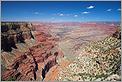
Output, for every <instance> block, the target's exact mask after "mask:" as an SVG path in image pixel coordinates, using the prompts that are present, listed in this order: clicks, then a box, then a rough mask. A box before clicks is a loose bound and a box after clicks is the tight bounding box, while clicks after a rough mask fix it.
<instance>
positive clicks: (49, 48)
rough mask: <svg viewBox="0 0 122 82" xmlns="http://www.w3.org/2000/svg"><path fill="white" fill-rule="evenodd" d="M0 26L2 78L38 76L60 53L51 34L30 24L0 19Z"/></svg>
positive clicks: (52, 64)
mask: <svg viewBox="0 0 122 82" xmlns="http://www.w3.org/2000/svg"><path fill="white" fill-rule="evenodd" d="M42 28H43V27H42ZM1 29H2V30H1V31H2V36H1V47H2V48H1V49H2V52H1V59H2V60H1V62H2V80H6V81H7V80H21V81H30V80H42V79H44V77H45V75H46V73H47V72H48V71H49V70H50V68H52V67H53V66H55V65H56V64H57V62H56V58H57V57H58V56H59V55H60V54H61V55H62V53H61V52H58V49H57V47H55V46H56V44H55V38H53V37H52V36H51V35H50V34H46V33H44V32H41V31H36V29H35V27H34V26H33V25H32V24H29V23H2V28H1ZM42 73H43V74H42ZM42 77H43V78H42Z"/></svg>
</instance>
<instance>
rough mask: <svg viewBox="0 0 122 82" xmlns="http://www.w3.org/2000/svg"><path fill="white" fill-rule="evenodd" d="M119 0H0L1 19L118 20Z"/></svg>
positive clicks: (54, 20)
mask: <svg viewBox="0 0 122 82" xmlns="http://www.w3.org/2000/svg"><path fill="white" fill-rule="evenodd" d="M120 8H121V3H120V1H2V2H1V19H2V21H42V22H87V21H120V18H121V9H120Z"/></svg>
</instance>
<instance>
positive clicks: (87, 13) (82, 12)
mask: <svg viewBox="0 0 122 82" xmlns="http://www.w3.org/2000/svg"><path fill="white" fill-rule="evenodd" d="M88 13H90V12H87V11H85V12H82V14H88Z"/></svg>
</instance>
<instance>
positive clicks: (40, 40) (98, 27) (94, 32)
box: [1, 22, 121, 81]
mask: <svg viewBox="0 0 122 82" xmlns="http://www.w3.org/2000/svg"><path fill="white" fill-rule="evenodd" d="M117 27H118V26H117V25H113V24H103V23H101V24H99V23H40V22H32V23H28V22H2V24H1V32H2V33H1V74H2V75H1V78H2V80H3V81H50V80H51V81H54V80H60V81H65V80H66V81H68V80H71V81H79V80H81V78H80V79H79V78H78V77H76V76H72V75H73V74H71V73H72V71H71V70H75V69H76V70H77V69H81V70H80V71H81V73H80V74H81V75H79V76H80V77H81V76H82V74H84V72H85V71H86V72H89V70H90V74H93V73H91V70H93V68H94V67H95V66H91V67H93V68H92V69H90V67H88V66H85V65H86V64H87V62H88V61H89V58H91V57H93V56H95V57H98V58H102V57H103V55H104V54H102V53H101V51H94V50H93V51H92V49H94V47H92V46H94V45H95V44H97V43H98V45H100V47H101V46H102V47H103V48H106V46H103V45H102V44H104V43H102V41H104V42H106V41H108V39H107V40H106V38H110V41H108V44H110V43H111V44H112V43H114V45H111V46H110V52H112V53H113V55H112V56H111V55H110V57H113V58H115V57H117V59H116V61H115V62H120V54H118V53H120V52H121V50H119V48H120V46H121V44H120V39H121V38H120V37H121V36H120V34H121V33H120V30H119V31H118V30H117V29H118V28H117ZM108 44H107V43H105V45H107V46H108ZM95 46H96V45H95ZM116 46H117V47H116ZM89 47H92V48H91V49H89ZM116 48H117V49H116ZM95 49H96V48H95ZM97 49H99V46H98V48H97ZM111 49H112V50H111ZM84 50H86V51H85V52H84ZM108 51H109V50H108ZM114 53H116V55H114ZM91 54H92V55H91ZM98 54H101V56H99V55H98ZM106 55H108V54H107V53H105V56H106ZM83 58H84V59H83ZM94 59H95V58H94ZM108 59H109V58H108ZM78 60H80V64H79V63H78V62H79V61H78ZM86 60H88V61H86ZM111 60H114V59H111ZM111 60H110V61H111ZM117 60H119V61H117ZM81 61H82V62H81ZM83 61H84V62H85V61H86V62H85V64H84V63H83ZM90 61H93V60H92V58H91V59H90ZM74 62H75V64H74ZM76 62H77V63H76ZM99 62H100V63H101V62H102V59H100V60H98V61H97V63H98V64H99ZM107 62H109V60H107ZM107 62H106V61H104V63H107ZM89 63H90V64H91V63H93V62H89ZM80 65H82V66H81V68H78V67H79V66H80ZM83 65H84V67H85V68H83ZM107 65H108V64H107ZM112 65H113V64H112ZM114 65H115V68H117V72H118V70H120V64H119V65H118V64H117V65H116V64H114ZM100 66H101V67H99V66H98V67H99V68H101V69H95V70H93V71H97V70H103V71H102V72H104V70H105V69H107V67H106V68H105V69H104V68H103V64H102V65H101V64H100ZM68 67H69V68H68ZM70 67H71V68H70ZM74 67H75V68H74ZM73 68H74V69H73ZM96 68H97V67H96ZM83 69H85V71H83ZM67 70H68V71H67ZM69 70H70V71H69ZM64 71H65V72H64ZM86 72H85V73H86ZM62 73H64V74H62ZM73 73H74V72H73ZM75 73H77V72H75ZM95 73H96V72H95ZM119 73H120V71H119ZM68 74H69V75H68ZM112 74H113V72H112ZM115 74H116V73H115ZM75 75H76V74H75ZM96 75H97V73H96ZM71 77H72V78H71ZM103 77H104V76H103ZM118 77H119V75H118ZM77 78H78V79H77ZM82 78H83V77H82ZM93 78H94V77H93ZM106 78H109V76H108V77H106ZM87 80H88V81H90V79H87ZM87 80H86V79H82V81H87ZM92 80H93V81H94V79H92ZM95 80H96V79H95ZM100 80H101V79H100ZM119 80H120V79H119Z"/></svg>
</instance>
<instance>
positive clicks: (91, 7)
mask: <svg viewBox="0 0 122 82" xmlns="http://www.w3.org/2000/svg"><path fill="white" fill-rule="evenodd" d="M94 7H95V6H92V5H91V6H89V7H86V8H87V9H93V8H94Z"/></svg>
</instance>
